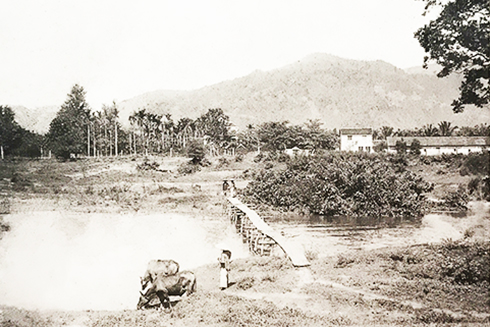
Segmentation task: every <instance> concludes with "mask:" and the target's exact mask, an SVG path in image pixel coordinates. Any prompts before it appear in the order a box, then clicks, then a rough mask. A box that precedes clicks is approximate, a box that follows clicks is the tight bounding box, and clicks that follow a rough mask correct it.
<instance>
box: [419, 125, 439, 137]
mask: <svg viewBox="0 0 490 327" xmlns="http://www.w3.org/2000/svg"><path fill="white" fill-rule="evenodd" d="M422 134H423V135H424V136H436V135H437V134H438V130H437V127H435V126H433V125H432V124H428V125H425V126H424V127H423V128H422Z"/></svg>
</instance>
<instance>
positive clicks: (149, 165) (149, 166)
mask: <svg viewBox="0 0 490 327" xmlns="http://www.w3.org/2000/svg"><path fill="white" fill-rule="evenodd" d="M159 167H160V164H159V163H158V162H156V161H153V162H150V161H149V160H148V158H145V159H144V160H143V162H142V163H140V164H138V165H136V169H138V170H158V168H159Z"/></svg>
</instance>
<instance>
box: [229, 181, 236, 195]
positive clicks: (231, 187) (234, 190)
mask: <svg viewBox="0 0 490 327" xmlns="http://www.w3.org/2000/svg"><path fill="white" fill-rule="evenodd" d="M235 196H236V186H235V181H234V180H233V179H232V180H231V181H230V197H231V198H234V197H235Z"/></svg>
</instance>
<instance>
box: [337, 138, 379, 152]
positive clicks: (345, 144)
mask: <svg viewBox="0 0 490 327" xmlns="http://www.w3.org/2000/svg"><path fill="white" fill-rule="evenodd" d="M349 136H352V140H349ZM361 146H362V148H363V151H367V149H366V147H369V152H373V136H372V135H370V134H366V135H364V136H363V135H340V151H354V152H356V151H359V147H361Z"/></svg>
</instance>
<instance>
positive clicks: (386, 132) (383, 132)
mask: <svg viewBox="0 0 490 327" xmlns="http://www.w3.org/2000/svg"><path fill="white" fill-rule="evenodd" d="M391 135H393V127H390V126H382V127H381V129H380V137H381V138H382V139H383V140H386V138H387V137H389V136H391Z"/></svg>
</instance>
